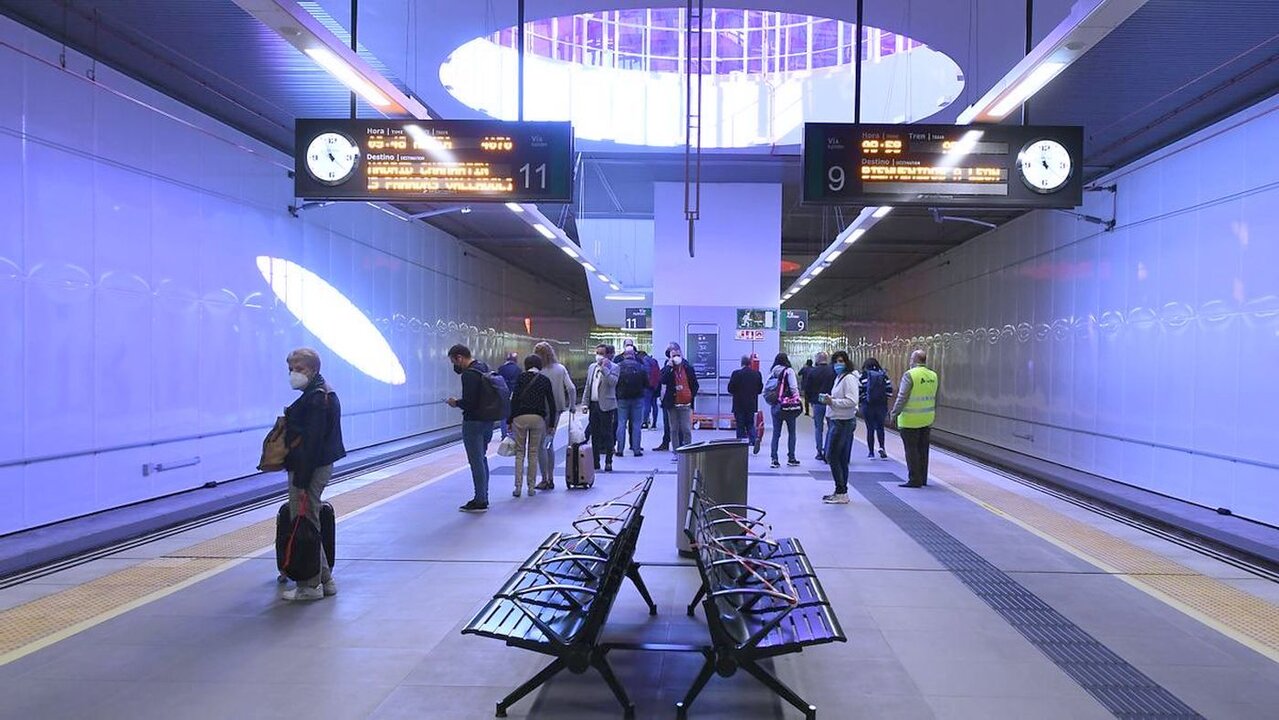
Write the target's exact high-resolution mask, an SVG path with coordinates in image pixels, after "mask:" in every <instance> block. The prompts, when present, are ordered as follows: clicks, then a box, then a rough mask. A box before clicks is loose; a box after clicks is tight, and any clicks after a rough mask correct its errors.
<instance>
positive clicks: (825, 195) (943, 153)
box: [803, 123, 1084, 208]
mask: <svg viewBox="0 0 1279 720" xmlns="http://www.w3.org/2000/svg"><path fill="white" fill-rule="evenodd" d="M1083 148H1084V134H1083V128H1079V127H1049V126H1038V127H1036V126H1024V125H871V124H866V123H863V124H861V125H855V124H851V123H806V124H805V125H804V151H803V175H804V191H803V201H804V202H805V203H810V204H816V205H922V206H928V207H944V206H963V207H1013V208H1072V207H1077V206H1078V205H1081V204H1082V203H1083V176H1082V173H1081V170H1080V165H1081V163H1082V162H1083Z"/></svg>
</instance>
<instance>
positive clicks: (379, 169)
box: [293, 119, 573, 203]
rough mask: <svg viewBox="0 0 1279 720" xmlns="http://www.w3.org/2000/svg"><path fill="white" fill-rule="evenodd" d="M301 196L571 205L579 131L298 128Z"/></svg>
mask: <svg viewBox="0 0 1279 720" xmlns="http://www.w3.org/2000/svg"><path fill="white" fill-rule="evenodd" d="M293 147H294V151H293V154H294V157H293V163H294V170H293V187H294V190H293V192H294V195H295V196H296V197H300V198H309V199H329V200H418V201H427V202H436V201H444V202H475V203H479V202H502V203H504V202H571V201H572V199H573V183H572V176H573V126H572V125H571V124H570V123H566V122H522V123H521V122H504V121H500V120H346V119H340V120H311V119H307V120H298V121H296V124H295V126H294V144H293Z"/></svg>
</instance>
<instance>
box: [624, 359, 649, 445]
mask: <svg viewBox="0 0 1279 720" xmlns="http://www.w3.org/2000/svg"><path fill="white" fill-rule="evenodd" d="M647 393H648V372H647V371H646V369H645V368H644V366H643V365H641V364H640V362H639V359H638V358H637V357H636V356H635V346H633V345H629V346H627V347H626V350H625V351H624V352H623V353H622V362H621V364H619V365H618V371H617V454H618V455H625V454H626V436H627V430H628V428H629V431H630V438H631V454H633V455H634V456H635V457H643V455H644V449H643V448H642V447H640V424H641V423H643V422H644V402H645V401H644V396H645V395H646V394H647Z"/></svg>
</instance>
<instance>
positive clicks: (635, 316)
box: [626, 307, 653, 330]
mask: <svg viewBox="0 0 1279 720" xmlns="http://www.w3.org/2000/svg"><path fill="white" fill-rule="evenodd" d="M652 317H653V308H646V307H645V308H630V307H628V308H626V329H627V330H648V329H649V326H650V325H651V324H652V321H651V318H652Z"/></svg>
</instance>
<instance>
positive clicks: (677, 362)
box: [671, 355, 684, 365]
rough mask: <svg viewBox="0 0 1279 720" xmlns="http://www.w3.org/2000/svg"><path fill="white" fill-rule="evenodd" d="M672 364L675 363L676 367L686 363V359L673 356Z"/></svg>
mask: <svg viewBox="0 0 1279 720" xmlns="http://www.w3.org/2000/svg"><path fill="white" fill-rule="evenodd" d="M671 362H673V363H675V364H676V365H681V364H683V362H684V358H682V357H680V356H679V355H672V356H671Z"/></svg>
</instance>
